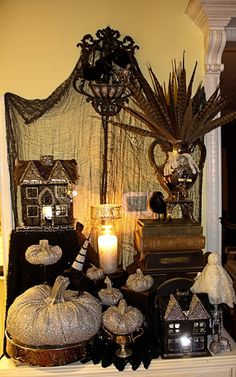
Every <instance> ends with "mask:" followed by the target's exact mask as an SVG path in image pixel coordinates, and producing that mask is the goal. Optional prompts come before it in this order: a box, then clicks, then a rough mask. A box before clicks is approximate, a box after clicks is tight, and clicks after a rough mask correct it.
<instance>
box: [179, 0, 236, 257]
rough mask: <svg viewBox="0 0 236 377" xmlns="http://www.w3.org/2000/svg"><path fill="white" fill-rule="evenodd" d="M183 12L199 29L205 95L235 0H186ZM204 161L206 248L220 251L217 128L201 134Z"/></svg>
mask: <svg viewBox="0 0 236 377" xmlns="http://www.w3.org/2000/svg"><path fill="white" fill-rule="evenodd" d="M186 13H187V14H188V16H189V17H190V18H191V19H192V20H193V21H194V22H195V23H196V25H197V26H199V28H200V29H201V30H202V32H203V34H204V48H205V76H204V87H205V91H206V96H207V98H209V97H210V95H211V94H212V93H213V92H214V90H215V89H216V87H217V85H218V83H219V80H220V74H221V72H222V71H223V69H224V67H223V64H222V63H221V59H222V54H223V51H224V47H225V44H226V26H227V25H228V24H229V22H230V20H231V18H232V17H236V1H235V0H227V2H226V1H223V0H190V2H189V4H188V6H187V8H186ZM205 143H206V148H207V160H206V167H205V174H204V178H205V179H204V189H205V208H204V213H205V217H204V218H205V221H206V224H203V226H204V229H205V232H206V234H205V235H206V250H207V251H217V252H219V253H221V248H222V236H221V233H222V232H221V222H220V217H221V213H222V189H221V187H222V174H221V130H220V128H219V129H216V130H214V131H212V132H210V133H209V134H207V135H206V137H205Z"/></svg>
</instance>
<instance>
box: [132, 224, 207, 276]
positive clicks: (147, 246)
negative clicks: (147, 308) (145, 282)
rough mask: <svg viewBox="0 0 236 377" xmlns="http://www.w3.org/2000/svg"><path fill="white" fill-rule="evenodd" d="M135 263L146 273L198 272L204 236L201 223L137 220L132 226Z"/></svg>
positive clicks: (200, 264)
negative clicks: (133, 227)
mask: <svg viewBox="0 0 236 377" xmlns="http://www.w3.org/2000/svg"><path fill="white" fill-rule="evenodd" d="M135 247H136V250H137V256H136V260H135V264H136V266H137V267H139V268H141V269H142V270H143V271H144V272H145V273H151V274H153V275H155V274H160V273H162V274H163V273H170V272H175V273H191V272H193V273H197V272H199V271H202V268H203V249H204V247H205V237H204V236H203V228H202V226H201V224H200V223H195V222H187V221H186V220H184V219H173V220H171V221H169V222H167V223H165V222H163V221H159V220H156V219H139V220H138V221H137V224H136V229H135Z"/></svg>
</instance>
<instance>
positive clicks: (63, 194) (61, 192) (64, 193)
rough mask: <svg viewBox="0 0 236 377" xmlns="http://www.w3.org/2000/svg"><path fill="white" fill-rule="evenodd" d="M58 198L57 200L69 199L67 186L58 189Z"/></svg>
mask: <svg viewBox="0 0 236 377" xmlns="http://www.w3.org/2000/svg"><path fill="white" fill-rule="evenodd" d="M56 196H57V198H67V196H68V194H67V187H66V186H57V187H56Z"/></svg>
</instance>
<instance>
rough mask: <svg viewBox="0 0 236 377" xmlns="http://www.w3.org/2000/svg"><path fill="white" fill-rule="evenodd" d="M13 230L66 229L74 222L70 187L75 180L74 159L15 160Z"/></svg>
mask: <svg viewBox="0 0 236 377" xmlns="http://www.w3.org/2000/svg"><path fill="white" fill-rule="evenodd" d="M14 177H15V184H16V192H17V214H18V226H17V229H18V230H20V229H31V230H42V229H50V230H53V229H67V228H72V227H73V225H74V218H73V201H72V197H73V196H72V193H73V187H74V185H76V183H77V180H78V175H77V163H76V161H75V160H54V159H53V157H52V156H42V157H41V158H40V160H29V161H18V162H17V164H16V167H15V171H14Z"/></svg>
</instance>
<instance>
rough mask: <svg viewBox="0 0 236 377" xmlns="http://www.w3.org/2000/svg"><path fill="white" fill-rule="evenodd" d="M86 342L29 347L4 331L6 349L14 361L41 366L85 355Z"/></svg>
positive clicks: (66, 361) (73, 359) (60, 362)
mask: <svg viewBox="0 0 236 377" xmlns="http://www.w3.org/2000/svg"><path fill="white" fill-rule="evenodd" d="M87 344H88V341H86V342H81V343H77V344H70V345H68V346H62V347H60V346H45V347H29V346H27V345H24V344H19V343H17V342H16V341H14V340H13V339H12V338H11V337H10V336H9V334H7V333H6V351H7V354H8V355H9V356H10V357H11V358H12V359H13V360H15V361H18V362H21V363H24V364H27V365H32V366H41V367H54V366H59V365H65V364H70V363H73V362H75V361H78V360H81V359H83V358H84V357H86V356H87Z"/></svg>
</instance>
